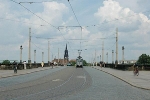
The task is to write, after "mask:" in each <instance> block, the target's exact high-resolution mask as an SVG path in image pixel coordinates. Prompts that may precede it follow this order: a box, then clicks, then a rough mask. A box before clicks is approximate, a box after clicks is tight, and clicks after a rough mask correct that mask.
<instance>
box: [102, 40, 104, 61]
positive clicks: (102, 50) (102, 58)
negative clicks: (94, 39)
mask: <svg viewBox="0 0 150 100" xmlns="http://www.w3.org/2000/svg"><path fill="white" fill-rule="evenodd" d="M102 62H104V41H103V42H102Z"/></svg>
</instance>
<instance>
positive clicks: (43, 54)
mask: <svg viewBox="0 0 150 100" xmlns="http://www.w3.org/2000/svg"><path fill="white" fill-rule="evenodd" d="M42 61H43V62H44V52H42Z"/></svg>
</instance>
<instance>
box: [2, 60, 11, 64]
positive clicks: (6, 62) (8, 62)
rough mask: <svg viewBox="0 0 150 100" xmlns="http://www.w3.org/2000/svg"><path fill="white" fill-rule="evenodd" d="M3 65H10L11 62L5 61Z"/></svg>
mask: <svg viewBox="0 0 150 100" xmlns="http://www.w3.org/2000/svg"><path fill="white" fill-rule="evenodd" d="M2 64H3V65H9V64H10V61H9V60H3V62H2Z"/></svg>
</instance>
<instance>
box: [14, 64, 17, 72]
mask: <svg viewBox="0 0 150 100" xmlns="http://www.w3.org/2000/svg"><path fill="white" fill-rule="evenodd" d="M13 69H14V73H17V63H16V61H14V62H13Z"/></svg>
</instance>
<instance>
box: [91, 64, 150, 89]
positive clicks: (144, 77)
mask: <svg viewBox="0 0 150 100" xmlns="http://www.w3.org/2000/svg"><path fill="white" fill-rule="evenodd" d="M91 67H93V68H95V69H98V70H100V71H103V72H105V73H108V74H110V75H112V76H114V77H116V78H119V79H121V80H122V81H124V82H126V83H128V84H130V85H132V86H134V87H138V88H141V89H146V90H150V71H139V76H134V75H133V71H122V70H116V69H112V68H106V67H102V68H100V67H99V66H91Z"/></svg>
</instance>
